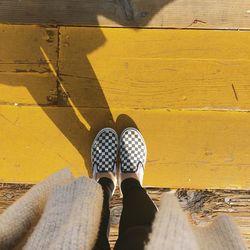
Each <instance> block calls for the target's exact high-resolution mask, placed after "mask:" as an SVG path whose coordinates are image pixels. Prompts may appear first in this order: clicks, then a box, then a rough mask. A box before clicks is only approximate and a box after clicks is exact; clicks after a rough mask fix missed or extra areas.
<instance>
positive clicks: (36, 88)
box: [0, 73, 56, 105]
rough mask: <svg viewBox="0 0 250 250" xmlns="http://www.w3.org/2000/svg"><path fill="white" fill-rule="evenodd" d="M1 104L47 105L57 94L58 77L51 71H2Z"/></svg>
mask: <svg viewBox="0 0 250 250" xmlns="http://www.w3.org/2000/svg"><path fill="white" fill-rule="evenodd" d="M0 93H1V95H0V105H3V104H14V105H20V104H28V105H36V104H39V105H47V104H49V101H48V99H51V98H53V97H55V96H56V79H55V78H54V77H53V76H52V75H51V74H50V73H44V74H33V73H0Z"/></svg>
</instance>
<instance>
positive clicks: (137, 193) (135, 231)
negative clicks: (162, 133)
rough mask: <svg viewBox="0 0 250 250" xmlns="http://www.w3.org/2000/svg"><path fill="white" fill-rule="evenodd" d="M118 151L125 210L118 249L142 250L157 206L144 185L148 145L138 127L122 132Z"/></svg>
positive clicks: (116, 247) (121, 221)
mask: <svg viewBox="0 0 250 250" xmlns="http://www.w3.org/2000/svg"><path fill="white" fill-rule="evenodd" d="M119 155H120V179H121V190H122V193H123V211H122V215H121V220H120V226H119V238H118V241H117V243H116V246H115V249H119V250H121V249H129V250H141V249H144V245H145V242H146V241H147V240H148V235H149V233H150V230H151V226H152V223H153V220H154V217H155V213H156V211H157V208H156V207H155V205H154V203H153V201H152V200H151V199H150V198H149V196H148V195H147V193H146V191H145V189H143V188H142V181H143V175H144V168H145V164H146V155H147V148H146V144H145V141H144V138H143V136H142V134H141V133H140V132H139V131H138V130H137V129H135V128H127V129H125V130H124V131H123V132H122V134H121V137H120V154H119Z"/></svg>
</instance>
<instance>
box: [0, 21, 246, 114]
mask: <svg viewBox="0 0 250 250" xmlns="http://www.w3.org/2000/svg"><path fill="white" fill-rule="evenodd" d="M0 31H1V32H2V34H4V35H3V36H2V39H1V41H0V71H1V72H0V92H1V96H0V103H1V104H4V103H12V104H13V103H20V104H24V105H26V104H27V105H31V104H32V105H36V104H39V105H41V104H42V105H51V104H57V103H60V105H67V102H63V100H64V99H63V98H62V101H61V102H60V100H59V99H60V93H58V92H57V89H56V86H57V83H56V77H55V76H54V75H53V73H52V72H51V67H50V66H51V65H52V67H53V68H54V69H55V70H56V71H57V69H59V72H60V78H61V82H62V84H63V86H64V87H65V90H66V92H67V93H66V95H67V94H69V96H70V98H71V100H72V102H73V103H74V105H75V106H76V107H90V108H93V107H101V108H107V107H110V108H121V107H126V108H136V109H138V108H143V109H162V108H168V109H192V110H193V109H203V110H207V109H209V110H226V109H227V110H239V109H241V110H242V109H243V110H249V109H250V98H249V96H250V85H249V79H250V61H249V54H250V47H249V46H248V44H250V33H248V32H232V31H227V32H218V31H180V30H137V31H134V30H131V29H109V28H105V29H99V28H70V27H61V28H60V29H56V28H49V29H48V28H42V27H37V26H24V25H20V26H10V25H1V26H0ZM59 33H60V36H58V34H59ZM9 40H10V41H9ZM6 44H8V47H6ZM27 44H29V46H27ZM142 45H143V46H142ZM40 46H41V47H42V48H43V49H44V51H45V53H46V57H47V58H48V59H49V60H50V65H49V63H48V62H47V61H46V58H45V56H44V55H43V54H42V52H41V50H40ZM58 67H59V68H58ZM53 98H54V99H53Z"/></svg>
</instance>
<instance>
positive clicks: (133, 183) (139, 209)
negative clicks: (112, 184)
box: [119, 178, 157, 234]
mask: <svg viewBox="0 0 250 250" xmlns="http://www.w3.org/2000/svg"><path fill="white" fill-rule="evenodd" d="M121 189H122V193H123V211H122V215H121V220H120V227H119V234H122V233H124V232H125V231H126V230H127V229H129V228H131V227H136V226H145V227H148V228H151V226H152V222H153V220H154V217H155V213H156V211H157V208H156V206H155V204H154V203H153V201H152V200H151V199H150V197H149V196H148V194H147V193H146V190H145V189H144V188H142V186H141V184H140V182H139V181H138V180H136V179H133V178H129V179H125V180H124V181H123V182H122V184H121Z"/></svg>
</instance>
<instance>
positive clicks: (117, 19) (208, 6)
mask: <svg viewBox="0 0 250 250" xmlns="http://www.w3.org/2000/svg"><path fill="white" fill-rule="evenodd" d="M0 5H1V9H0V22H1V23H11V24H13V23H14V24H24V23H25V24H64V25H84V26H86V25H87V26H99V25H101V26H112V27H117V26H118V27H119V26H130V27H138V26H139V27H164V28H206V29H249V27H250V18H249V16H250V12H249V9H250V6H249V1H248V0H238V1H233V0H229V1H225V0H220V1H218V0H195V1H193V0H178V1H173V0H155V1H144V0H129V1H127V0H121V1H115V0H112V1H100V0H94V1H93V0H85V1H80V0H75V1H74V2H73V3H72V1H70V0H64V1H59V0H54V1H49V0H43V1H42V0H40V1H32V0H26V1H19V0H12V1H8V0H1V1H0Z"/></svg>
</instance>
